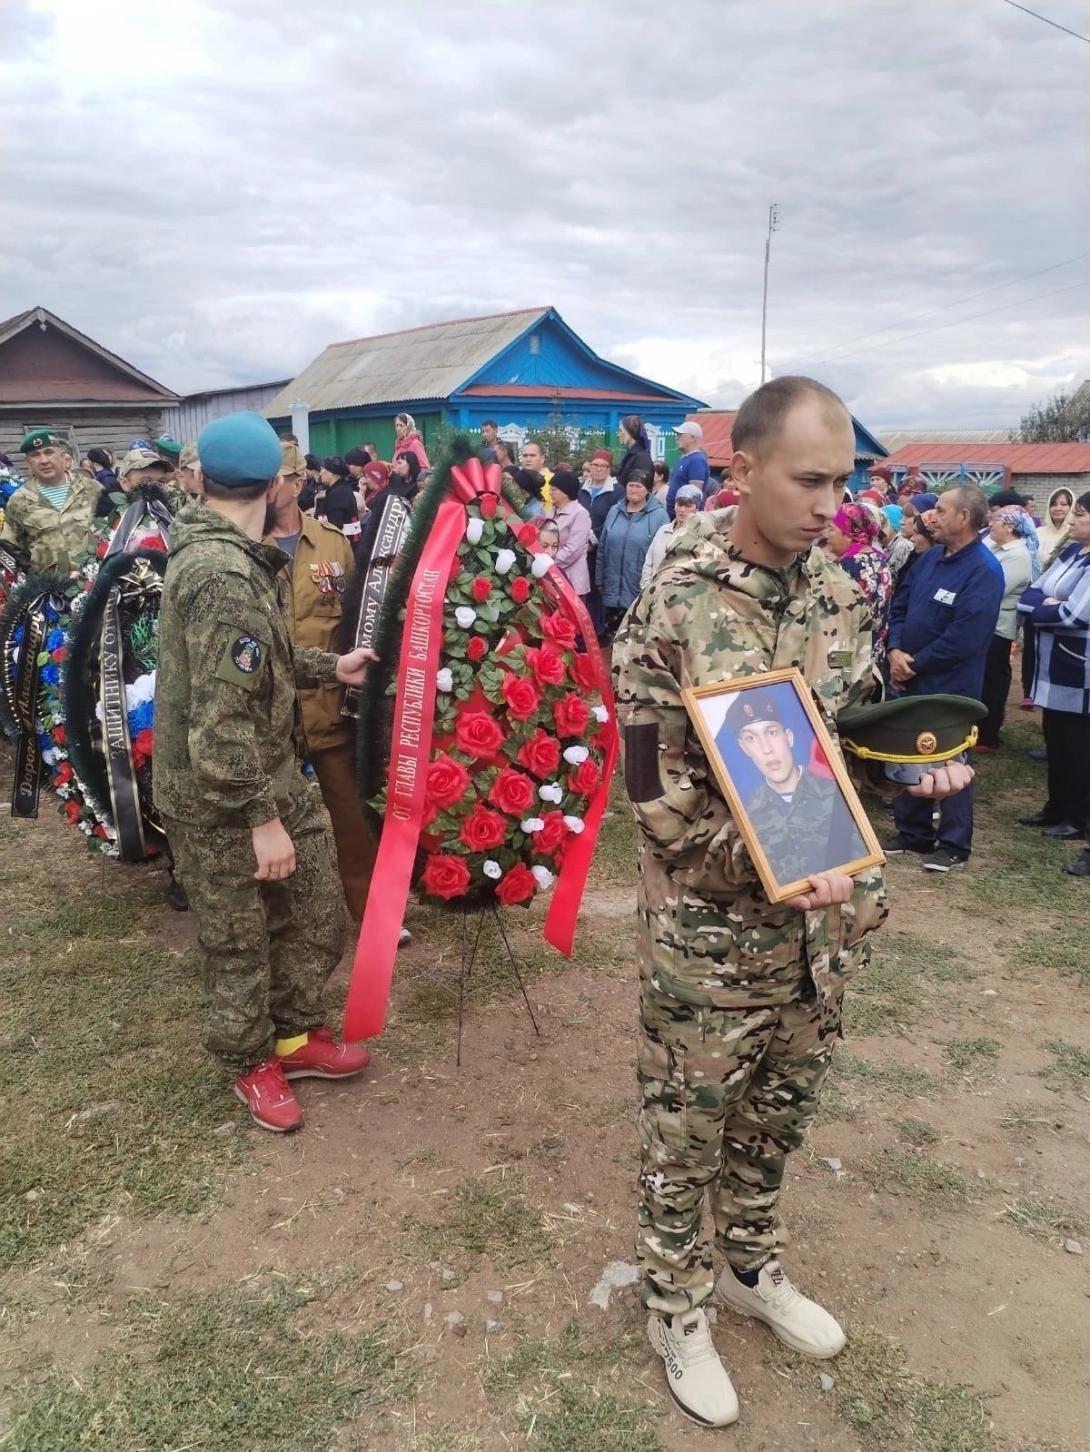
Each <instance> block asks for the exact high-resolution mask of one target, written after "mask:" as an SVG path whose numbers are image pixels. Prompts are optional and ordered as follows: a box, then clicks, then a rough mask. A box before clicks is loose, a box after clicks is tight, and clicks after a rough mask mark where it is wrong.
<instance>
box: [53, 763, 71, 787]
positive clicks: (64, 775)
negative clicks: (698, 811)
mask: <svg viewBox="0 0 1090 1452" xmlns="http://www.w3.org/2000/svg"><path fill="white" fill-rule="evenodd" d="M73 775H74V772H73V771H72V768H71V766H69V764H68V762H67V761H62V762H61V764H60V766H58V767H57V785H58V786H67V785H68V783H69V782H70V781H71V780H72V777H73Z"/></svg>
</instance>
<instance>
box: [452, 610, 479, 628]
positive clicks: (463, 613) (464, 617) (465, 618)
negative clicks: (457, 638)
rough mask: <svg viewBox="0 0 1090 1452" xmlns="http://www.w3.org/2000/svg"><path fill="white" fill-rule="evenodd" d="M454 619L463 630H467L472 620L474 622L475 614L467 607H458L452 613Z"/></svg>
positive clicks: (474, 611)
mask: <svg viewBox="0 0 1090 1452" xmlns="http://www.w3.org/2000/svg"><path fill="white" fill-rule="evenodd" d="M454 618H455V620H457V622H458V624H459V625H460V626H461V627H462V629H463V630H468V629H469V627H470V626H471V625H472V624H473V622H474V620H476V618H477V612H476V610H473V609H471V607H470V606H468V605H459V606H458V608H457V610H455V612H454Z"/></svg>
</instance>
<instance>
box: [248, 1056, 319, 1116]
mask: <svg viewBox="0 0 1090 1452" xmlns="http://www.w3.org/2000/svg"><path fill="white" fill-rule="evenodd" d="M235 1093H236V1094H237V1095H238V1097H239V1098H240V1099H241V1100H242V1102H243V1104H245V1106H246V1108H247V1109H248V1110H249V1111H250V1113H251V1114H252V1115H253V1117H254V1119H255V1120H256V1121H257V1123H258V1124H260V1126H261V1128H262V1129H271V1130H273V1131H274V1132H275V1133H276V1134H290V1133H291V1131H292V1130H293V1129H302V1127H303V1111H302V1110H301V1109H300V1108H299V1101H298V1099H296V1097H295V1095H294V1094H293V1093H292V1092H291V1085H290V1084H289V1083H288V1081H287V1080H286V1079H285V1078H284V1070H283V1068H282V1067H281V1065H280V1060H279V1059H276V1058H272V1059H266V1060H265V1061H264V1063H261V1064H258V1065H257V1066H256V1068H253V1069H251V1070H250V1072H249V1073H248V1074H240V1075H239V1076H238V1078H237V1079H236V1080H235Z"/></svg>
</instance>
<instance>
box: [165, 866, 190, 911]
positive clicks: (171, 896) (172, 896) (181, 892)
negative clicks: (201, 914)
mask: <svg viewBox="0 0 1090 1452" xmlns="http://www.w3.org/2000/svg"><path fill="white" fill-rule="evenodd" d="M167 907H168V908H173V909H174V911H175V912H176V913H187V912H188V911H189V899H188V898H187V897H186V895H185V888H184V887H183V886H182V884H181V883H180V882H179V881H178V879H177V878H176V877H175V876H174V874H173V873H171V875H170V881H169V882H168V883H167Z"/></svg>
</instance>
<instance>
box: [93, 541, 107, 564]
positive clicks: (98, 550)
mask: <svg viewBox="0 0 1090 1452" xmlns="http://www.w3.org/2000/svg"><path fill="white" fill-rule="evenodd" d="M109 548H110V541H109V540H108V539H100V540H99V542H98V544H97V545H96V547H95V559H96V560H104V559H105V558H106V551H107V550H108V549H109Z"/></svg>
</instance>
